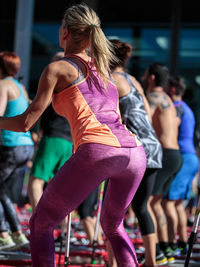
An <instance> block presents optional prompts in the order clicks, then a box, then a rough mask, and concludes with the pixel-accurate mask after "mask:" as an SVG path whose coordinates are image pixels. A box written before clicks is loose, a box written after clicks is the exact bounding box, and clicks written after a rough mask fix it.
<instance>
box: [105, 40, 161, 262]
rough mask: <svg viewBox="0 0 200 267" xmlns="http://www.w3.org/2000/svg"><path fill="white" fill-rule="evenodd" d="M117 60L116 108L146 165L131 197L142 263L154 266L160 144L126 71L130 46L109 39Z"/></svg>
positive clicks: (137, 88)
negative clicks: (153, 203)
mask: <svg viewBox="0 0 200 267" xmlns="http://www.w3.org/2000/svg"><path fill="white" fill-rule="evenodd" d="M111 43H112V44H113V46H114V52H115V55H116V57H117V59H118V62H115V61H114V62H111V65H110V68H111V71H112V78H113V80H114V82H115V83H116V86H117V89H118V93H119V109H120V113H121V117H122V121H123V123H124V124H125V125H126V127H127V128H128V129H129V130H130V131H131V132H133V133H135V134H136V135H137V136H138V138H139V140H140V141H141V143H142V144H143V146H144V149H145V152H146V156H147V168H146V171H145V174H144V177H143V179H142V181H141V183H140V185H139V188H138V190H137V192H136V194H135V196H134V198H133V200H132V208H133V211H134V212H135V214H136V216H137V219H138V222H139V226H140V230H141V233H142V238H143V242H144V247H145V259H144V258H143V259H140V262H142V263H144V261H145V265H144V266H156V239H155V228H154V220H155V219H154V218H152V217H153V213H152V211H151V207H150V205H149V201H150V196H151V195H152V190H153V186H154V182H155V178H156V175H157V171H158V169H160V168H161V167H162V147H161V144H160V142H159V141H158V139H157V136H156V133H155V131H154V129H153V126H152V124H151V114H150V107H149V104H148V101H147V99H146V97H145V95H144V92H143V88H142V87H141V85H140V83H139V82H138V81H137V80H136V79H135V78H134V77H133V76H132V75H130V74H128V72H127V71H126V64H127V60H128V59H129V58H130V56H131V52H132V50H133V48H132V46H131V45H130V44H128V43H124V42H122V41H120V40H111Z"/></svg>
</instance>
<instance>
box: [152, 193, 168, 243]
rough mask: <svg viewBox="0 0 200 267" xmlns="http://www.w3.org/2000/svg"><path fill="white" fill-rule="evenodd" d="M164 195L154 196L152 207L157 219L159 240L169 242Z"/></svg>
mask: <svg viewBox="0 0 200 267" xmlns="http://www.w3.org/2000/svg"><path fill="white" fill-rule="evenodd" d="M162 200H163V196H162V195H154V196H153V199H152V201H151V207H152V210H153V212H154V214H155V218H156V221H157V233H158V239H159V241H160V242H167V241H168V235H167V220H166V216H165V213H164V210H163V208H162Z"/></svg>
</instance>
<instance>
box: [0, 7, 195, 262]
mask: <svg viewBox="0 0 200 267" xmlns="http://www.w3.org/2000/svg"><path fill="white" fill-rule="evenodd" d="M59 43H60V47H61V48H62V49H63V51H61V52H59V53H56V54H55V55H54V56H53V58H52V59H51V62H50V63H49V64H48V65H47V67H46V68H45V69H44V70H43V72H42V75H41V77H40V80H39V84H38V89H37V93H36V96H35V98H34V99H33V100H32V101H30V100H29V98H28V95H27V91H26V90H25V88H24V86H23V84H22V83H20V82H19V81H18V80H17V79H16V78H15V77H16V75H17V73H18V71H19V69H20V64H21V63H20V58H19V56H18V55H16V53H14V52H9V51H3V52H1V53H0V116H1V117H0V131H1V139H0V140H1V143H0V144H1V145H0V250H2V249H8V248H10V247H14V246H15V247H16V246H22V245H25V244H28V243H29V240H28V239H27V237H26V236H25V235H24V234H23V232H22V230H21V226H20V222H19V219H18V216H17V212H16V208H15V203H17V199H18V198H19V195H20V194H21V190H22V188H21V187H22V184H23V177H24V168H26V166H27V162H29V161H30V160H31V161H32V162H33V165H32V167H31V170H30V177H29V184H28V197H29V202H30V204H31V207H32V217H31V219H30V231H31V236H30V250H31V255H32V263H33V267H42V266H49V267H50V266H55V255H54V254H55V253H54V250H55V249H54V239H53V230H54V229H55V228H56V227H57V226H58V225H59V224H60V223H61V222H62V221H63V220H65V217H66V216H67V215H68V214H69V213H70V212H72V211H73V210H75V209H77V211H78V214H79V216H80V219H81V221H82V223H83V227H84V229H85V232H86V233H87V235H88V239H89V241H90V243H92V241H93V238H94V235H93V232H94V228H95V216H94V206H95V204H96V202H97V196H98V190H97V189H98V186H99V185H100V184H101V183H102V182H103V181H104V180H106V181H107V184H106V188H105V192H104V199H103V206H102V211H101V221H100V225H101V228H102V231H103V233H104V234H105V237H106V245H107V248H108V264H109V267H117V266H118V267H130V266H131V267H134V266H138V263H141V264H143V265H142V266H146V267H155V266H156V265H157V264H159V265H162V264H166V263H167V262H174V261H175V256H177V255H186V253H187V249H188V245H187V243H188V240H187V214H186V211H185V209H184V206H183V201H186V200H187V201H189V199H190V197H191V191H192V182H193V180H194V177H195V176H196V175H197V174H198V171H199V154H198V153H197V148H196V147H195V143H194V133H195V126H196V123H195V116H194V113H193V111H192V109H191V108H190V107H189V105H188V104H187V103H186V102H185V101H184V100H183V96H184V93H185V90H186V84H185V81H184V79H183V77H180V76H172V77H171V76H170V74H169V70H168V68H167V66H165V65H164V64H162V63H160V62H153V63H152V64H150V65H149V66H148V68H147V69H146V70H145V72H144V75H143V76H142V77H141V80H140V81H139V79H138V80H137V79H136V78H135V77H134V76H133V75H134V74H129V71H128V69H127V62H128V59H129V58H130V57H131V55H132V52H133V50H134V49H133V47H132V46H131V44H129V43H125V42H123V41H121V40H119V39H114V40H108V39H107V38H106V36H105V35H104V33H103V30H102V28H101V26H100V20H99V17H98V16H97V14H96V13H95V12H94V10H92V9H91V8H90V7H88V6H87V5H85V4H77V5H73V6H71V7H69V8H68V9H67V10H66V12H65V14H64V17H63V20H62V24H61V26H60V29H59ZM36 123H37V124H38V125H39V131H38V136H37V138H36V141H35V138H33V137H32V136H31V129H32V128H33V126H34V125H35V124H36ZM72 140H73V141H72ZM34 142H35V146H34ZM36 143H37V145H36ZM20 181H22V182H20ZM19 185H21V186H19ZM14 188H15V189H14ZM16 188H18V189H17V190H16ZM128 208H129V209H131V210H132V211H133V212H134V214H135V216H136V218H137V220H138V223H139V228H140V232H141V235H142V239H143V244H144V248H145V253H144V256H143V257H137V255H136V253H135V250H134V246H133V244H132V242H131V240H130V238H129V237H128V235H127V233H126V230H125V228H124V218H125V215H126V213H127V210H128ZM177 235H178V236H179V239H178V240H177ZM103 242H104V241H103V239H102V236H101V231H100V232H99V236H98V243H99V244H103ZM38 244H39V245H38Z"/></svg>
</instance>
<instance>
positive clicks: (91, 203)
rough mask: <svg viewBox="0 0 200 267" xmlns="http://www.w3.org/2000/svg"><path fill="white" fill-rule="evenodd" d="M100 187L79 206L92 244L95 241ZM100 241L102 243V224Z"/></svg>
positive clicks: (99, 233) (99, 232) (99, 234)
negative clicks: (96, 206) (96, 209)
mask: <svg viewBox="0 0 200 267" xmlns="http://www.w3.org/2000/svg"><path fill="white" fill-rule="evenodd" d="M97 198H98V189H95V190H94V191H93V192H92V193H91V194H90V195H89V196H88V197H87V198H86V199H85V200H84V201H83V202H82V203H81V204H80V205H79V207H78V214H79V216H80V218H81V222H82V225H83V228H84V230H85V232H86V234H87V237H88V239H89V241H90V244H92V243H93V239H94V232H95V225H96V216H94V208H95V204H97ZM97 240H98V243H99V244H102V243H103V240H102V236H101V231H100V225H99V229H98V238H97Z"/></svg>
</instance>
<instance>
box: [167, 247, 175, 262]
mask: <svg viewBox="0 0 200 267" xmlns="http://www.w3.org/2000/svg"><path fill="white" fill-rule="evenodd" d="M164 254H165V257H166V258H167V261H168V263H174V262H175V258H174V254H173V250H172V249H171V248H170V247H168V248H167V249H166V250H165V251H164Z"/></svg>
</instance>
